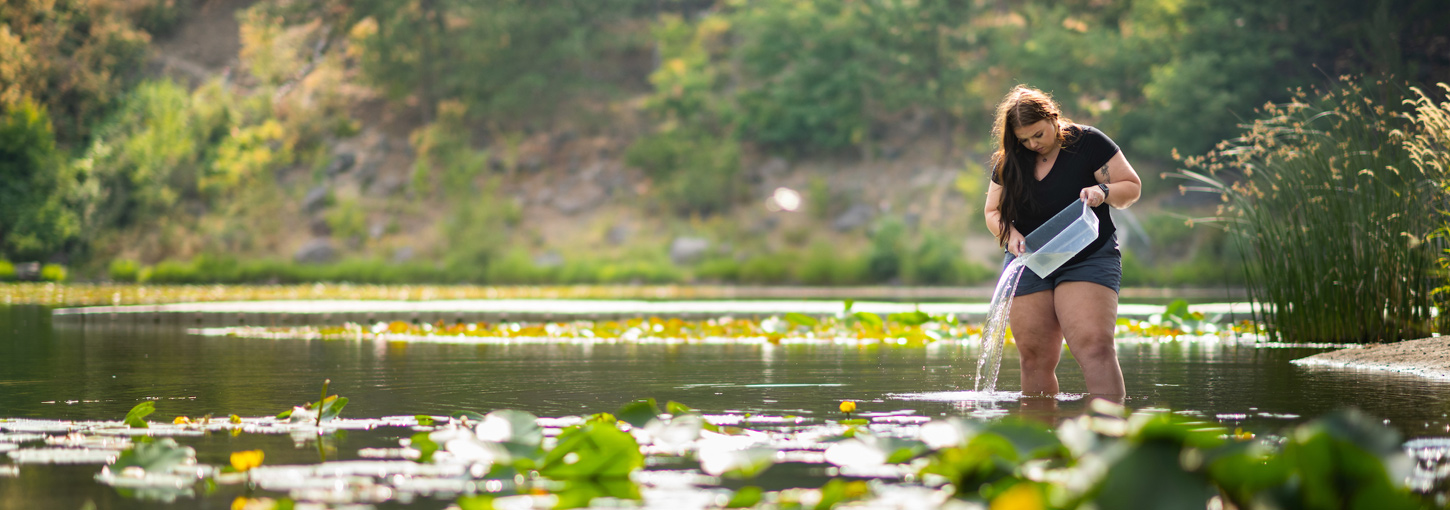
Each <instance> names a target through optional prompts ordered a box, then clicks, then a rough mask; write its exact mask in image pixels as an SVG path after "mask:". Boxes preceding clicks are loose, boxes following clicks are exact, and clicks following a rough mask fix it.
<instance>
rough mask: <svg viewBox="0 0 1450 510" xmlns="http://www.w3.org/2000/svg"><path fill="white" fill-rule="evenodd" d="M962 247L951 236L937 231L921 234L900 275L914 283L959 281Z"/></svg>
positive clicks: (944, 283)
mask: <svg viewBox="0 0 1450 510" xmlns="http://www.w3.org/2000/svg"><path fill="white" fill-rule="evenodd" d="M961 259H962V247H961V245H960V244H958V243H957V242H956V241H954V240H953V239H952V238H951V236H948V235H944V234H941V233H938V232H931V231H929V232H926V233H924V234H922V237H921V242H919V243H917V245H916V249H915V250H912V252H911V257H910V258H909V259H907V261H906V264H904V267H903V271H902V273H903V274H902V276H903V280H905V281H906V282H907V283H911V284H916V285H949V284H953V283H958V282H960V281H961V275H960V274H958V272H957V271H958V269H960V264H959V262H960V261H961Z"/></svg>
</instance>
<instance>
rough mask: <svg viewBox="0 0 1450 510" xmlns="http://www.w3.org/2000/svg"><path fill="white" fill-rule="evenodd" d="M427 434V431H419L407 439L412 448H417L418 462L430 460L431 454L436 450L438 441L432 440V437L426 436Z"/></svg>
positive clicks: (431, 458)
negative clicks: (410, 438)
mask: <svg viewBox="0 0 1450 510" xmlns="http://www.w3.org/2000/svg"><path fill="white" fill-rule="evenodd" d="M428 434H429V433H428V432H419V433H417V434H413V438H412V440H411V441H409V444H410V445H412V446H413V448H417V449H418V452H419V455H418V462H419V463H425V462H432V461H433V454H434V453H435V452H437V451H438V443H435V442H433V438H431V437H428Z"/></svg>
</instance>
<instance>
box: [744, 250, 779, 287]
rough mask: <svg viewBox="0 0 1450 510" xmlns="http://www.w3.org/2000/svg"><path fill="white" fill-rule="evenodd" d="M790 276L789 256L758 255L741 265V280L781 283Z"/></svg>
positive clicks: (756, 282) (757, 282)
mask: <svg viewBox="0 0 1450 510" xmlns="http://www.w3.org/2000/svg"><path fill="white" fill-rule="evenodd" d="M789 276H790V261H789V256H788V255H785V254H769V255H758V256H755V257H751V258H750V259H748V260H746V261H745V263H743V264H741V265H740V282H741V283H753V284H759V285H781V284H784V283H787V282H786V279H787V278H788V277H789Z"/></svg>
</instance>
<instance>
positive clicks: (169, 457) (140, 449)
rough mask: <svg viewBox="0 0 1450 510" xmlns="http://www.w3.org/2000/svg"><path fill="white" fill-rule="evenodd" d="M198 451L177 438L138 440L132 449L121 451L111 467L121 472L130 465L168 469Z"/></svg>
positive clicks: (144, 468)
mask: <svg viewBox="0 0 1450 510" xmlns="http://www.w3.org/2000/svg"><path fill="white" fill-rule="evenodd" d="M195 456H196V451H195V450H193V449H191V447H188V446H181V445H179V444H177V443H176V440H175V439H172V438H169V437H165V438H161V439H158V440H156V441H153V442H138V443H136V445H135V446H133V447H132V448H131V449H130V450H126V451H124V452H121V456H120V457H118V458H116V463H115V464H113V465H112V466H111V469H112V470H114V471H116V472H118V473H119V472H121V471H122V470H124V469H126V468H128V467H139V468H141V469H143V470H145V471H166V470H168V469H171V468H173V467H176V466H179V465H181V464H182V463H183V462H186V460H187V459H189V458H192V457H195Z"/></svg>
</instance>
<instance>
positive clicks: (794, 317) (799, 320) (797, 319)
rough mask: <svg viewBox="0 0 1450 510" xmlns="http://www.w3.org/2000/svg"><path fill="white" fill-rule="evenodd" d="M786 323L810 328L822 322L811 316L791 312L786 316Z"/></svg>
mask: <svg viewBox="0 0 1450 510" xmlns="http://www.w3.org/2000/svg"><path fill="white" fill-rule="evenodd" d="M785 321H786V322H789V323H791V324H795V325H797V326H805V327H808V328H813V327H816V324H819V323H820V321H817V320H816V319H815V317H811V316H809V315H805V314H802V313H797V312H790V313H787V314H785Z"/></svg>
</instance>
